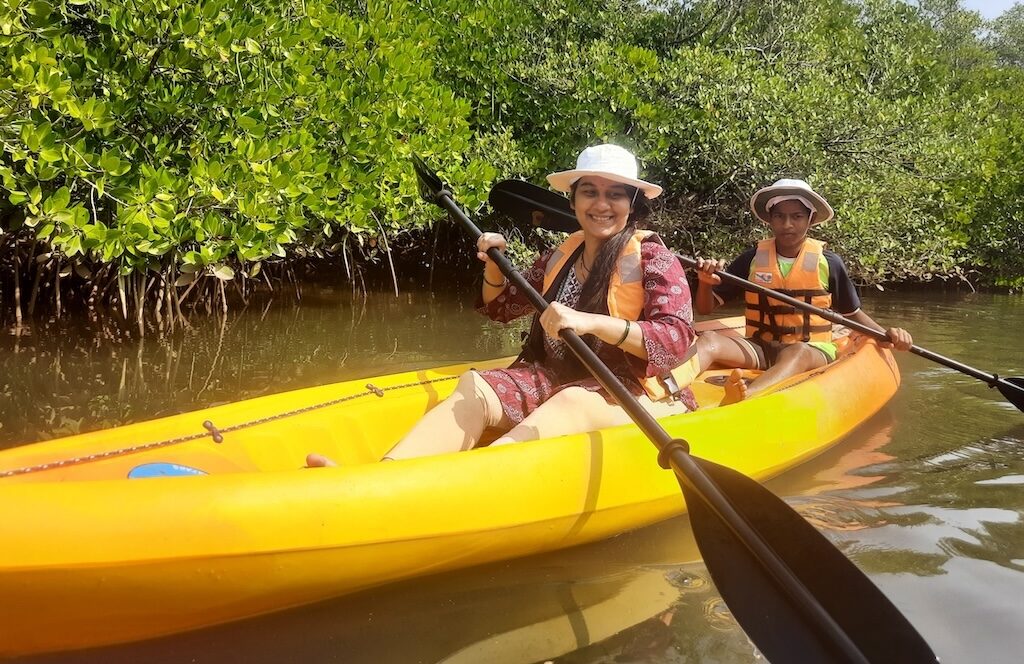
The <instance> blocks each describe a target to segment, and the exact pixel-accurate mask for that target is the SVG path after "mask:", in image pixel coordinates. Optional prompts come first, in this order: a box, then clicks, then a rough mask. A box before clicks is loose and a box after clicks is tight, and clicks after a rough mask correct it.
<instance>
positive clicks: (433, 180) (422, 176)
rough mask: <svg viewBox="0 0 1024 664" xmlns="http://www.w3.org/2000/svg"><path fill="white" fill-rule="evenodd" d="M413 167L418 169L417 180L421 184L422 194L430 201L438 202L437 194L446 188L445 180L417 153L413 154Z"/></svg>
mask: <svg viewBox="0 0 1024 664" xmlns="http://www.w3.org/2000/svg"><path fill="white" fill-rule="evenodd" d="M412 167H413V170H415V171H416V180H417V181H418V182H419V185H420V196H422V197H423V198H424V199H425V200H426V201H427V202H428V203H433V204H435V205H436V204H437V195H438V194H439V193H441V191H443V190H444V189H445V186H444V182H442V181H441V178H440V177H439V176H438V175H437V173H435V172H434V171H433V170H431V168H430V167H429V166H427V162H425V161H423V160H422V159H420V158H419V157H418V156H417V155H413V156H412Z"/></svg>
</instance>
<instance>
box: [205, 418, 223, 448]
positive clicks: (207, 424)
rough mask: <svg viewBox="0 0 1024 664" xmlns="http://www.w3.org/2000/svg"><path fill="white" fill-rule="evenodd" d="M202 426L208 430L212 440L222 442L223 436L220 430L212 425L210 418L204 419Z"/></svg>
mask: <svg viewBox="0 0 1024 664" xmlns="http://www.w3.org/2000/svg"><path fill="white" fill-rule="evenodd" d="M203 428H204V429H206V430H207V431H209V432H210V435H211V436H213V442H215V443H223V442H224V436H223V435H221V433H220V430H219V429H218V428H217V427H215V426H214V425H213V422H211V421H210V420H206V421H205V422H203Z"/></svg>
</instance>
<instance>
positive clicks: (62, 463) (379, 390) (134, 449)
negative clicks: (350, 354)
mask: <svg viewBox="0 0 1024 664" xmlns="http://www.w3.org/2000/svg"><path fill="white" fill-rule="evenodd" d="M457 378H458V376H444V377H441V378H428V379H425V380H421V381H416V382H413V383H403V384H401V385H392V386H390V387H377V386H376V385H373V384H372V383H367V384H366V391H365V392H357V393H355V394H350V395H348V396H344V397H339V398H337V399H331V400H330V401H324V402H323V403H318V404H312V405H309V406H303V407H302V408H296V409H295V410H289V411H286V412H283V413H276V414H274V415H268V416H266V417H261V418H259V419H257V420H249V421H248V422H239V423H238V424H232V425H230V426H226V427H223V428H220V427H217V426H215V425H214V424H213V422H211V421H210V420H206V421H205V422H203V428H204V429H206V431H204V432H202V433H193V434H187V435H184V436H178V437H177V438H168V439H167V440H159V441H154V442H150V443H140V444H139V445H131V446H129V447H122V448H118V449H116V450H107V451H106V452H97V453H95V454H87V455H85V456H80V457H71V458H68V459H60V460H58V461H48V462H47V463H40V464H36V465H34V466H25V467H23V468H12V469H10V470H0V479H2V478H4V477H14V476H15V475H27V474H29V473H38V472H42V471H44V470H52V469H54V468H64V467H67V466H77V465H80V464H84V463H90V462H93V461H102V460H104V459H111V458H114V457H119V456H127V455H129V454H136V453H138V452H148V451H149V450H155V449H159V448H161V447H170V446H171V445H177V444H180V443H187V442H190V441H193V440H199V439H200V438H206V437H208V436H209V437H210V438H212V439H213V442H215V443H218V444H219V443H222V442H223V441H224V437H223V434H225V433H231V432H232V431H239V430H241V429H247V428H249V427H254V426H259V425H261V424H267V423H268V422H274V421H276V420H283V419H286V418H289V417H294V416H296V415H302V414H303V413H308V412H311V411H314V410H319V409H321V408H329V407H331V406H337V405H338V404H340V403H345V402H346V401H352V400H353V399H359V398H361V397H366V396H370V395H371V394H372V395H374V396H376V397H380V398H383V397H384V393H385V392H390V391H392V390H400V389H405V388H408V387H416V386H418V385H428V384H430V383H442V382H445V381H449V380H456V379H457Z"/></svg>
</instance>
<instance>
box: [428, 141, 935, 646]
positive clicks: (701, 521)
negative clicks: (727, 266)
mask: <svg viewBox="0 0 1024 664" xmlns="http://www.w3.org/2000/svg"><path fill="white" fill-rule="evenodd" d="M414 166H415V168H416V175H417V177H418V178H419V182H420V189H421V192H422V193H423V196H424V198H426V199H427V200H428V201H430V202H432V203H435V204H437V205H439V206H440V207H442V208H443V209H445V210H447V211H448V213H449V214H450V215H451V216H452V218H454V219H455V220H457V221H458V222H459V223H460V224H461V225H462V227H463V229H464V230H465V231H466V233H467V234H468V235H469V236H470V238H471V239H473V240H474V241H476V240H477V239H478V238H479V237H480V235H481V233H480V230H479V229H478V228H477V227H476V225H475V224H474V223H473V222H472V221H471V220H470V218H469V217H468V216H467V215H466V213H465V212H463V211H462V209H460V208H459V206H458V204H457V203H456V202H455V199H454V198H453V196H452V193H451V192H450V191H448V189H447V188H446V187H445V185H444V183H443V182H441V180H440V179H439V178H438V176H437V175H436V174H434V173H433V172H432V171H431V170H430V169H429V168H428V167H427V166H426V164H424V163H423V162H422V161H421V160H420V159H418V158H414ZM487 255H488V256H489V257H490V258H491V260H493V261H494V262H495V263H496V264H497V265H498V267H499V268H500V269H501V272H502V274H504V275H505V277H506V278H508V280H509V282H510V283H511V284H513V285H514V286H515V287H516V288H518V289H520V291H521V292H522V293H523V294H524V295H525V296H526V297H527V298H528V299H529V301H530V303H531V304H532V305H533V306H534V308H536V309H537V310H538V311H544V309H545V308H546V307H547V302H546V301H545V300H544V298H543V297H542V296H541V295H540V293H538V292H537V291H536V290H535V289H534V288H533V287H532V286H531V285H530V284H529V282H527V281H526V279H524V278H523V277H522V275H520V274H519V273H518V272H517V271H516V270H515V268H514V267H513V266H512V264H511V262H509V260H508V259H507V258H506V257H505V255H504V254H502V253H501V252H500V251H498V250H497V248H491V249H489V250H488V252H487ZM560 336H561V337H562V339H563V340H564V341H565V343H566V344H567V345H568V347H569V348H570V350H572V352H573V353H574V354H575V355H576V357H577V358H579V360H580V362H582V363H583V365H584V366H585V367H586V368H587V370H588V371H590V372H591V373H592V374H593V375H594V377H595V378H597V380H598V382H599V383H600V384H601V386H602V387H604V388H605V389H606V390H607V391H608V392H609V393H610V394H611V395H613V396H614V398H615V400H616V401H617V402H618V403H619V404H620V405H621V406H622V407H623V409H625V410H626V412H627V413H628V414H629V416H630V418H631V419H632V420H633V422H635V423H636V425H637V426H638V427H639V428H640V430H641V431H642V432H643V433H644V435H646V436H647V438H649V439H650V440H651V442H652V443H654V445H655V446H656V447H657V448H658V450H659V453H658V461H659V463H660V464H661V465H662V467H664V468H669V467H671V468H672V470H673V471H674V472H675V474H676V477H677V479H678V480H679V484H680V486H681V487H682V490H683V495H684V497H685V500H686V504H687V506H688V509H689V514H690V520H691V523H692V524H693V532H694V538H695V539H696V541H697V546H698V547H699V548H700V551H701V555H702V556H703V557H704V561H705V564H706V565H707V566H708V570H709V571H710V572H711V576H712V578H713V579H714V581H715V583H716V585H717V586H718V590H719V591H720V592H721V594H722V597H723V599H724V600H725V601H726V603H727V604H728V606H729V608H730V610H731V611H732V613H733V615H734V616H735V617H736V620H737V621H738V622H739V624H740V625H742V626H743V628H744V629H745V630H746V632H747V634H748V635H749V636H750V638H751V640H752V641H753V642H754V643H755V644H756V645H757V647H758V648H759V649H760V650H761V652H762V653H763V654H764V655H765V656H766V657H767V658H768V659H769V660H770V661H773V662H776V663H778V662H801V663H803V662H857V663H859V664H864V663H865V662H936V661H937V658H936V657H935V654H934V653H933V652H932V651H931V649H930V648H929V647H928V644H927V643H926V642H925V641H924V639H922V638H921V636H920V635H919V634H918V633H917V631H915V630H914V628H913V626H912V625H910V623H909V622H908V621H907V619H906V618H905V617H904V616H903V614H901V613H900V612H899V610H898V609H897V608H896V607H895V606H893V605H892V603H891V602H890V601H889V600H888V599H887V598H886V597H885V595H883V594H882V593H881V591H879V590H878V588H877V587H875V585H874V584H872V583H871V581H870V580H869V579H868V578H867V577H866V576H865V575H864V574H863V573H862V572H861V571H860V570H859V569H857V567H856V566H854V565H853V563H851V562H850V561H849V560H847V559H846V558H845V557H844V556H843V555H842V554H841V553H839V551H838V550H837V549H836V548H835V547H834V546H832V545H831V544H830V543H829V541H828V540H827V539H825V537H824V536H823V535H822V534H821V533H819V532H818V531H816V530H815V529H814V528H813V527H811V526H810V524H808V523H807V522H806V521H804V520H803V519H802V518H801V517H800V516H799V515H798V514H797V513H796V512H795V511H794V510H793V509H792V508H791V507H790V506H789V505H787V504H786V503H784V502H783V501H782V500H780V499H779V498H778V497H776V496H775V495H773V494H772V493H771V492H769V491H768V490H767V489H765V488H763V487H762V486H761V485H760V484H758V483H757V482H755V481H753V480H751V479H750V478H748V477H746V476H744V475H742V474H740V473H737V472H736V471H734V470H731V469H729V468H726V467H725V466H720V465H718V464H715V463H712V462H710V461H707V460H704V459H699V458H697V457H694V456H692V455H691V454H690V453H689V445H688V444H687V443H686V441H684V440H680V439H673V438H672V437H671V436H670V435H669V434H668V432H667V431H665V429H664V428H662V426H661V425H660V424H659V423H658V421H657V420H656V419H654V417H652V416H651V415H650V413H648V412H647V411H646V410H645V409H644V408H643V406H641V405H640V403H639V402H638V401H637V400H636V399H635V398H634V397H633V395H632V394H631V393H630V392H629V390H628V389H627V388H626V387H625V386H624V385H623V384H622V383H621V382H620V381H619V380H618V379H617V378H616V377H615V375H614V374H612V372H611V371H610V370H609V369H608V368H607V367H606V366H605V365H604V364H603V363H602V362H601V360H600V359H599V358H598V357H597V355H595V354H594V352H593V351H592V350H591V349H590V347H589V346H587V345H586V343H585V342H584V341H583V340H582V339H580V337H579V336H578V335H577V334H576V333H575V332H573V331H572V330H562V332H561V334H560Z"/></svg>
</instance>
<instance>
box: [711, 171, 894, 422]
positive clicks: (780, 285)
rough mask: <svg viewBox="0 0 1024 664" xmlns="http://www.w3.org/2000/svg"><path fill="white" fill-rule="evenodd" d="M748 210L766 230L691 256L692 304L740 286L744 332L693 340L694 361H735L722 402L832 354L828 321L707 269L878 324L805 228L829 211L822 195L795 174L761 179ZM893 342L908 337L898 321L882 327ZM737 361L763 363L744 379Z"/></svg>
mask: <svg viewBox="0 0 1024 664" xmlns="http://www.w3.org/2000/svg"><path fill="white" fill-rule="evenodd" d="M750 209H751V211H752V212H753V213H754V216H755V217H757V218H758V219H760V220H761V221H762V222H764V223H766V224H768V226H769V227H770V228H771V231H772V237H770V238H768V239H766V240H762V241H761V242H759V243H758V244H757V246H755V247H752V248H750V249H748V250H747V251H745V252H744V253H742V254H740V256H739V257H737V258H736V259H735V260H733V261H732V262H731V263H729V265H728V267H726V266H725V261H723V260H714V259H704V258H698V259H697V278H698V283H697V298H696V301H695V304H696V308H697V311H698V312H699V313H702V314H707V313H711V312H712V311H713V310H714V309H715V308H716V307H718V306H719V305H721V304H723V303H724V302H726V301H728V300H730V299H732V298H734V297H736V296H738V295H740V294H745V295H744V296H745V300H746V305H747V308H746V322H747V327H746V334H745V338H742V339H741V338H739V337H728V336H725V335H723V334H717V333H714V332H709V333H706V334H703V335H701V337H700V339H699V340H698V341H697V344H696V347H697V355H698V358H699V364H700V367H701V368H708V367H710V366H711V365H712V364H717V365H719V366H724V367H735V370H734V371H733V372H732V374H731V375H730V376H729V377H728V378H727V379H726V382H725V397H724V398H723V400H722V405H726V404H730V403H735V402H737V401H741V400H743V399H745V398H747V397H750V396H753V395H755V394H757V393H758V392H761V391H763V390H765V389H767V388H769V387H771V386H773V385H775V384H777V383H779V382H781V381H783V380H785V379H786V378H789V377H790V376H793V375H796V374H798V373H802V372H804V371H810V370H811V369H815V368H818V367H821V366H824V365H826V364H828V363H829V362H833V361H835V359H836V345H835V343H833V342H832V324H831V323H830V322H829V321H827V320H825V319H824V318H821V317H819V316H816V315H814V314H809V313H805V312H804V311H802V310H798V309H796V308H795V307H791V306H787V305H784V304H782V303H781V302H778V301H775V300H771V299H769V298H767V297H766V296H763V295H759V294H757V293H752V292H747V291H743V290H742V289H741V288H740V287H739V286H735V285H732V284H727V283H722V278H721V277H719V276H718V275H717V274H715V272H717V271H719V270H722V269H725V270H726V271H727V272H729V273H730V274H733V275H735V276H737V277H741V278H743V279H746V280H748V281H752V282H754V283H755V284H760V285H762V286H765V287H767V288H771V289H772V290H777V291H779V292H781V293H784V294H786V295H789V296H791V297H796V298H799V299H803V300H805V301H806V302H808V303H809V304H812V305H814V306H816V307H818V308H820V309H831V310H833V311H837V312H839V313H841V314H842V315H844V316H846V317H847V318H850V319H851V320H854V321H857V322H858V323H862V324H864V325H867V326H869V327H873V328H875V329H877V330H879V331H883V330H884V328H882V326H880V325H879V324H878V323H876V322H875V321H873V320H872V319H871V317H870V316H868V315H867V314H866V313H864V311H863V310H862V309H861V308H860V306H861V302H860V297H859V296H858V295H857V289H856V288H855V287H854V285H853V282H852V281H851V280H850V277H849V275H848V274H847V272H846V266H845V265H844V264H843V261H842V259H841V258H839V256H838V255H836V254H834V253H833V252H831V251H826V250H825V248H824V247H825V243H823V242H819V241H818V240H815V239H813V238H810V237H808V236H807V232H808V230H809V229H810V227H811V226H814V225H817V224H823V223H825V222H826V221H828V220H829V219H831V218H832V216H833V211H832V207H831V206H830V205H829V204H828V201H826V200H825V198H824V197H823V196H821V195H820V194H818V193H817V192H815V191H814V190H813V189H811V187H810V185H808V184H807V183H806V182H804V181H803V180H792V179H784V180H779V181H777V182H776V183H775V184H773V185H771V186H769V187H765V188H763V189H761V190H759V191H758V192H757V193H756V194H754V196H753V198H751V199H750ZM884 332H885V334H886V335H887V336H888V337H889V339H890V340H891V346H892V347H894V348H896V349H897V350H909V349H910V346H911V345H913V343H914V341H913V339H912V338H911V336H910V333H909V332H907V331H906V330H904V329H902V328H898V327H891V328H889V329H888V330H884ZM741 369H760V370H762V371H764V373H762V374H761V375H760V376H758V377H757V378H756V379H754V380H753V381H752V382H751V383H750V384H749V385H748V384H747V383H746V381H745V380H744V379H743V372H742V371H741Z"/></svg>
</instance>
